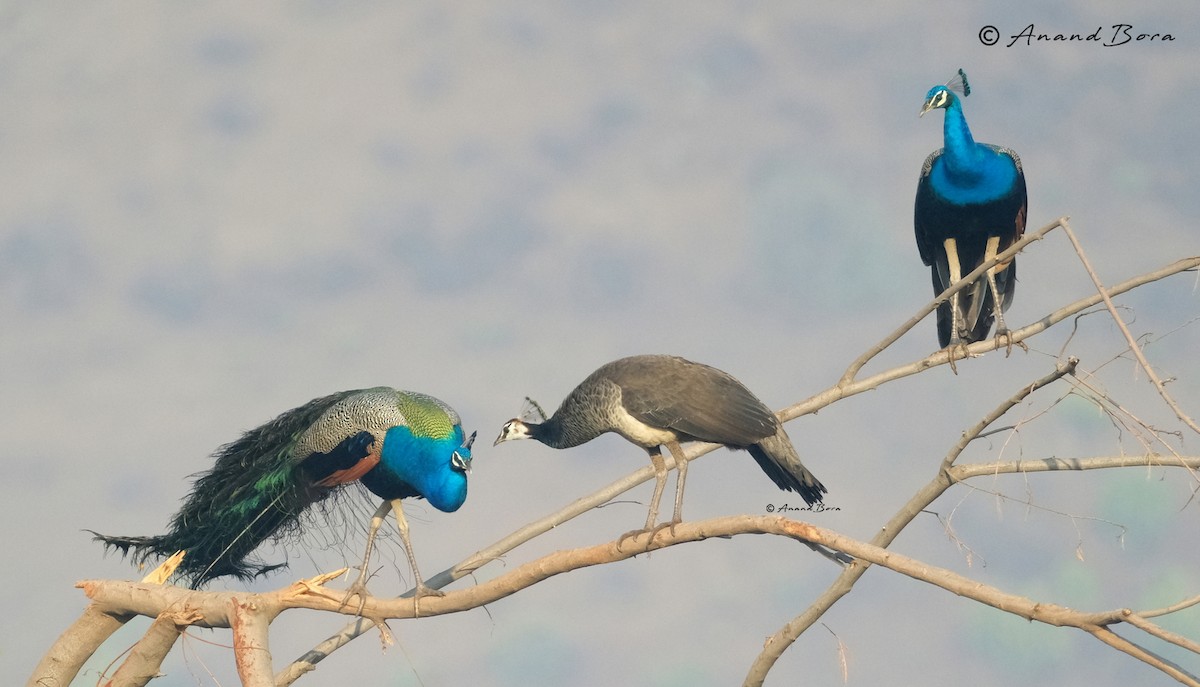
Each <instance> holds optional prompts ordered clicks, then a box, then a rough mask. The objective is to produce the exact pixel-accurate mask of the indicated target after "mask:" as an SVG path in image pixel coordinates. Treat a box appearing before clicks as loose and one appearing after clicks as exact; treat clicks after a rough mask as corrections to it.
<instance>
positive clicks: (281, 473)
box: [93, 387, 457, 587]
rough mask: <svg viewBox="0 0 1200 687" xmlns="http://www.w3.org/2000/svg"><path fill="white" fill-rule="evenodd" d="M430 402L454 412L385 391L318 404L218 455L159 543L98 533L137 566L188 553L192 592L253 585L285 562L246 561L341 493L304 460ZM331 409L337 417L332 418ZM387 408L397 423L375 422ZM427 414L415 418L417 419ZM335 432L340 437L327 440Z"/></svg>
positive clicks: (183, 569)
mask: <svg viewBox="0 0 1200 687" xmlns="http://www.w3.org/2000/svg"><path fill="white" fill-rule="evenodd" d="M409 396H414V397H416V398H415V399H409V398H408V397H409ZM427 399H429V400H427ZM430 400H432V402H433V406H434V407H436V408H439V409H442V410H443V411H444V410H449V409H448V407H446V406H444V404H441V402H440V401H437V400H436V399H432V397H427V396H424V395H423V394H409V393H408V392H397V391H396V390H395V389H391V388H388V387H377V388H374V389H364V390H356V391H343V392H338V393H335V394H330V395H328V396H324V397H321V398H317V399H314V400H312V401H310V402H308V403H306V404H304V405H302V406H300V407H299V408H295V409H293V410H290V411H287V412H285V413H283V414H282V415H280V416H279V417H277V418H275V419H274V420H271V421H270V422H268V423H266V424H264V425H262V426H260V427H257V428H255V429H252V430H250V431H248V432H246V433H245V434H244V435H242V437H241V438H239V439H238V440H236V441H234V442H232V443H230V444H226V445H225V446H222V447H221V448H219V449H218V450H217V452H216V453H215V454H214V457H215V458H216V462H215V464H214V465H213V468H212V469H211V470H209V471H207V472H204V473H201V474H200V475H199V476H198V478H197V479H196V481H195V483H194V485H193V487H192V491H191V493H190V494H189V495H188V497H187V499H186V500H185V501H184V504H183V507H182V508H181V509H180V511H179V512H178V513H177V514H176V515H175V517H174V518H173V519H172V520H171V523H170V526H169V529H168V532H167V534H165V535H161V536H156V537H109V536H104V535H100V534H96V533H94V532H93V534H96V539H97V540H98V541H101V542H103V543H104V544H105V546H106V547H111V548H116V549H119V550H120V551H121V552H122V553H124V554H128V555H130V556H131V557H132V558H133V560H135V561H136V562H138V563H142V562H145V561H146V560H147V559H149V558H151V557H161V556H169V555H171V554H172V553H174V552H175V551H179V550H186V551H187V555H186V556H185V557H184V560H183V563H182V564H181V565H180V567H179V569H178V571H177V572H178V574H179V575H180V576H181V577H182V578H183V579H185V580H186V581H187V582H188V583H189V584H190V585H191V586H192V587H199V586H201V585H203V584H205V583H207V582H208V581H210V580H212V579H213V578H216V577H221V576H224V575H232V576H235V577H239V578H242V579H247V580H249V579H253V578H254V577H257V576H259V575H263V574H265V573H267V572H270V571H271V570H274V569H276V568H279V567H283V565H285V564H283V563H279V564H265V563H261V562H257V561H252V560H248V558H249V556H250V554H251V553H252V552H253V551H254V550H255V549H256V548H257V547H258V546H259V545H260V544H261V543H262V542H264V541H265V540H267V539H278V538H280V537H281V536H284V535H286V534H288V533H290V532H294V531H295V530H296V529H297V527H298V523H299V518H300V516H301V514H302V513H303V512H304V511H305V510H306V509H307V508H309V507H310V506H312V505H313V504H316V503H318V502H320V501H322V500H323V499H325V498H326V497H328V496H329V495H330V494H332V493H333V492H334V491H335V490H336V489H337V488H338V487H337V486H333V487H327V486H318V485H317V484H316V483H317V482H319V481H320V480H322V479H324V478H325V477H327V476H328V472H326V473H325V474H309V469H308V466H306V465H305V464H304V462H303V461H304V459H305V458H306V457H308V456H309V455H311V454H312V452H313V451H314V450H325V451H328V450H330V449H331V448H332V447H333V446H335V445H336V444H337V442H338V441H340V440H342V439H344V438H346V437H348V436H351V435H353V433H354V432H357V431H366V430H365V428H364V427H362V425H363V424H364V423H363V422H362V419H363V416H364V415H366V416H367V419H370V420H378V422H375V423H374V424H379V425H384V426H388V425H395V424H404V423H405V419H404V417H403V416H402V415H401V413H400V406H402V405H405V404H408V405H413V404H417V405H425V406H429V405H430ZM343 401H345V403H343ZM389 401H390V402H389ZM339 404H341V405H339ZM388 405H390V409H389V408H387V407H386V406H388ZM373 406H381V407H382V410H379V411H378V412H377V411H376V410H375V408H374V407H373ZM335 407H336V408H335ZM331 409H333V410H334V412H329V411H331ZM388 410H390V413H391V414H394V415H395V417H394V418H393V417H388V418H387V419H384V418H383V417H378V418H377V417H375V415H387V414H389V413H388V412H387V411H388ZM372 413H373V414H374V415H372ZM449 413H453V410H449ZM428 414H429V413H419V412H415V411H414V413H413V415H414V417H423V416H425V415H428ZM443 415H445V413H444V412H443ZM397 418H398V419H397ZM447 420H448V421H449V422H450V423H451V424H449V425H448V428H451V429H452V428H453V423H454V422H457V415H456V414H455V415H453V416H451V417H448V418H447ZM356 421H357V422H356ZM314 430H316V431H314ZM334 432H341V434H340V435H336V434H335V435H333V436H328V435H331V434H333V433H334ZM382 438H383V437H382V433H380V434H379V435H378V437H377V439H378V440H379V441H382ZM301 444H303V446H301ZM314 446H318V448H314ZM414 494H415V492H414Z"/></svg>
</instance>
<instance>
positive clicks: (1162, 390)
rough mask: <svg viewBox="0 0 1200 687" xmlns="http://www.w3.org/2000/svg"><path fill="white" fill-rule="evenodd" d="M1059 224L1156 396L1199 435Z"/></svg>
mask: <svg viewBox="0 0 1200 687" xmlns="http://www.w3.org/2000/svg"><path fill="white" fill-rule="evenodd" d="M1060 223H1061V225H1062V228H1063V231H1065V232H1067V238H1069V239H1071V245H1072V246H1074V247H1075V253H1076V254H1077V255H1078V256H1079V261H1080V262H1082V263H1083V268H1084V269H1085V270H1087V273H1088V276H1089V277H1091V279H1092V283H1093V284H1095V285H1096V291H1097V292H1099V293H1100V295H1101V296H1102V297H1103V298H1104V307H1106V308H1108V313H1109V314H1110V315H1112V318H1113V321H1114V322H1116V323H1117V328H1118V329H1120V330H1121V334H1122V335H1124V336H1125V341H1126V342H1128V343H1129V350H1130V351H1132V352H1133V355H1134V357H1136V358H1137V361H1138V363H1139V364H1140V365H1141V366H1142V369H1143V370H1145V372H1146V376H1147V377H1148V378H1149V379H1150V382H1151V383H1152V384H1154V388H1155V389H1157V390H1158V395H1159V396H1162V399H1163V401H1165V402H1166V404H1167V405H1168V406H1170V408H1171V410H1172V411H1174V412H1175V417H1177V418H1179V420H1180V422H1183V423H1184V424H1185V425H1187V426H1188V427H1190V428H1191V429H1192V431H1193V432H1196V433H1197V434H1200V426H1198V425H1196V421H1195V420H1193V419H1192V418H1191V417H1189V416H1188V414H1187V413H1185V412H1183V408H1180V407H1179V404H1178V403H1176V402H1175V399H1174V398H1172V397H1171V394H1169V393H1167V388H1166V386H1165V385H1164V384H1163V382H1162V380H1161V379H1159V377H1158V373H1157V372H1155V371H1154V367H1152V366H1151V365H1150V361H1148V360H1146V355H1145V354H1144V353H1142V347H1141V346H1139V345H1138V342H1137V340H1136V339H1134V337H1133V333H1132V332H1130V331H1129V327H1127V326H1126V325H1125V320H1123V319H1122V318H1121V314H1120V313H1118V312H1117V308H1116V306H1114V305H1113V302H1112V298H1111V297H1110V296H1109V294H1108V293H1107V292H1105V290H1104V284H1102V283H1100V276H1099V275H1098V274H1096V270H1095V269H1093V268H1092V263H1091V261H1090V260H1088V257H1087V253H1085V252H1084V250H1083V246H1082V245H1081V244H1080V243H1079V239H1078V238H1076V236H1075V232H1073V231H1071V225H1070V224H1069V223H1068V222H1067V220H1066V218H1063V219H1062V220H1060Z"/></svg>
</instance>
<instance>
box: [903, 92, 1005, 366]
mask: <svg viewBox="0 0 1200 687" xmlns="http://www.w3.org/2000/svg"><path fill="white" fill-rule="evenodd" d="M956 93H961V94H962V96H963V97H966V96H968V95H970V94H971V87H970V85H969V83H968V82H967V75H966V73H965V72H964V71H963V70H961V69H959V70H958V74H957V75H955V77H954V78H953V79H951V80H950V81H949V82H948V83H947V84H945V85H944V86H934V87H933V88H931V89H930V90H929V93H928V94H926V96H925V105H924V106H923V107H922V108H921V116H924V115H925V113H926V112H929V111H931V110H936V109H943V110H945V111H946V114H945V120H944V122H943V129H942V130H943V134H942V135H943V139H944V142H943V147H942V148H940V149H938V150H935V151H934V152H933V153H931V154H930V155H929V157H927V158H926V159H925V164H924V165H923V166H922V167H921V177H920V180H919V181H918V182H917V199H916V207H915V211H914V227H915V229H916V236H917V249H918V250H919V251H920V253H921V260H923V261H924V262H925V264H926V265H929V266H930V267H931V272H932V274H933V292H934V295H938V294H941V293H942V292H943V291H945V290H946V289H947V288H949V287H950V286H951V285H953V284H954V283H955V282H957V281H958V280H959V279H960V278H962V276H963V275H964V274H968V273H970V272H971V271H973V270H974V269H975V268H977V267H979V265H981V264H983V263H984V262H986V261H988V260H991V259H992V258H994V257H995V256H996V255H997V254H998V253H1001V252H1003V251H1004V250H1006V249H1007V248H1008V247H1009V246H1011V245H1012V244H1013V243H1014V242H1016V241H1017V240H1018V239H1020V238H1021V235H1022V234H1023V233H1025V215H1026V213H1027V211H1028V202H1027V199H1026V194H1025V172H1024V170H1023V169H1022V167H1021V158H1020V157H1018V156H1017V153H1016V152H1015V151H1013V150H1012V149H1011V148H1005V147H1002V146H998V145H992V144H989V143H976V142H975V139H974V138H972V136H971V130H970V129H969V128H968V127H967V120H966V117H964V116H963V110H962V101H961V100H960V99H959V97H958V96H957V95H955V94H956ZM1016 283H1017V263H1016V260H1015V259H1012V260H1008V261H1006V262H1002V263H998V264H997V265H995V266H993V267H992V268H990V269H988V270H987V272H986V273H985V274H984V276H983V277H981V278H980V279H978V280H976V281H975V283H974V284H972V285H971V286H968V287H966V288H964V289H963V290H961V291H959V292H958V293H957V294H955V295H954V296H953V297H952V298H950V300H949V301H948V302H946V303H942V304H941V305H940V306H938V311H937V328H938V342H939V343H940V344H941V346H942V348H947V347H951V346H957V345H959V344H969V343H971V342H974V341H980V340H982V339H983V338H985V337H986V336H987V335H988V332H989V331H990V330H991V327H992V322H993V319H994V320H995V322H996V336H997V337H1002V336H1003V337H1007V336H1008V328H1007V327H1006V326H1005V324H1004V311H1005V310H1006V309H1008V306H1009V304H1011V303H1012V299H1013V292H1014V290H1015V289H1016ZM1008 342H1009V347H1010V348H1011V346H1012V340H1011V338H1009V339H1008Z"/></svg>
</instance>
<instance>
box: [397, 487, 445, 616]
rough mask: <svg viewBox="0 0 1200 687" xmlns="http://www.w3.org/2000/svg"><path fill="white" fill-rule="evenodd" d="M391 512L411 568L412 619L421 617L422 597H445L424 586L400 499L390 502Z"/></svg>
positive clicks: (436, 590) (439, 591)
mask: <svg viewBox="0 0 1200 687" xmlns="http://www.w3.org/2000/svg"><path fill="white" fill-rule="evenodd" d="M392 510H393V511H394V512H395V513H396V526H397V527H399V528H400V541H401V542H402V543H403V544H404V553H405V554H406V555H407V556H408V564H409V566H410V567H411V568H412V572H413V579H415V580H416V587H415V588H414V590H413V617H414V618H415V617H417V616H419V615H421V597H422V596H445V592H443V591H441V590H439V589H434V588H433V587H429V586H426V585H425V578H424V577H421V571H420V570H418V569H417V557H416V556H415V555H414V554H413V547H412V541H410V540H409V538H408V520H405V519H404V507H403V506H402V505H401V503H400V499H393V500H392Z"/></svg>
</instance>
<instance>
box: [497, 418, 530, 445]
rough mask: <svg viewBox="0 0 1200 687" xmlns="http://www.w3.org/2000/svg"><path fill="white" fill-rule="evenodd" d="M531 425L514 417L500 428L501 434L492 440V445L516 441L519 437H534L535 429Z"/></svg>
mask: <svg viewBox="0 0 1200 687" xmlns="http://www.w3.org/2000/svg"><path fill="white" fill-rule="evenodd" d="M531 427H536V425H530V424H528V423H526V422H525V421H524V420H522V419H520V418H516V417H514V418H513V419H511V420H509V421H508V422H505V423H504V427H503V428H501V429H500V436H498V437H496V441H494V442H492V446H499V445H500V444H502V443H504V442H506V441H515V440H517V439H532V438H533V431H532V429H530V428H531Z"/></svg>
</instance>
